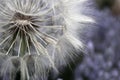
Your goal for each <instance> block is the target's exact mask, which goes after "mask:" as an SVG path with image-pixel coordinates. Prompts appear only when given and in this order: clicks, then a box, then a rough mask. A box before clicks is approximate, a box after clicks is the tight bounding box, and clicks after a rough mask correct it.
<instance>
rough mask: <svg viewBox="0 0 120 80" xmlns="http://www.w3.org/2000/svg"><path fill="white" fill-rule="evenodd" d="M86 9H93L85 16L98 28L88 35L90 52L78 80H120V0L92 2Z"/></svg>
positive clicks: (78, 72)
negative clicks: (89, 17) (93, 20)
mask: <svg viewBox="0 0 120 80" xmlns="http://www.w3.org/2000/svg"><path fill="white" fill-rule="evenodd" d="M85 5H86V6H87V7H89V8H90V9H88V11H85V12H84V14H86V15H88V16H91V17H93V18H94V19H95V21H96V24H93V25H92V26H95V27H94V28H93V30H91V31H88V32H86V36H87V41H86V44H87V50H86V51H87V52H86V54H84V57H83V59H82V60H81V63H80V64H79V65H78V66H77V68H76V69H75V72H74V74H73V75H74V80H120V0H89V1H88V2H87V3H85ZM72 80H73V79H72Z"/></svg>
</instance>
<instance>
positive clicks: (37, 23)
mask: <svg viewBox="0 0 120 80" xmlns="http://www.w3.org/2000/svg"><path fill="white" fill-rule="evenodd" d="M85 1H86V0H85ZM0 2H1V3H0V36H1V38H0V51H1V52H2V54H3V55H6V56H9V57H10V58H8V59H7V60H6V61H7V62H4V63H3V69H6V70H5V71H4V70H3V71H2V75H3V74H6V73H7V69H9V72H10V73H11V71H12V70H13V69H14V67H15V65H13V64H14V62H13V60H12V58H13V57H15V59H14V60H18V61H19V64H20V67H19V69H18V70H19V71H20V73H21V76H22V78H21V80H26V79H28V80H29V78H33V80H38V79H39V78H38V77H36V75H37V74H38V75H42V73H44V75H42V76H44V78H45V75H46V74H47V73H46V72H47V71H46V70H49V68H54V69H56V67H59V66H60V65H66V64H68V62H69V61H70V60H73V59H74V57H76V56H78V54H77V53H75V51H79V50H82V48H83V47H84V46H83V43H82V42H81V40H80V39H79V37H78V30H81V29H82V28H83V26H81V25H80V24H81V23H89V22H93V20H92V19H91V18H89V17H86V16H85V15H83V14H82V13H80V12H79V10H80V11H82V10H81V8H80V9H79V10H77V9H78V4H80V5H82V3H83V2H84V1H83V0H81V1H80V0H0ZM83 18H84V19H83ZM41 56H42V57H41ZM7 63H9V65H11V66H10V67H9V68H8V66H9V65H7ZM6 65H7V67H5V68H4V66H6ZM31 65H32V66H31ZM37 70H38V71H37ZM48 72H49V71H48ZM11 75H12V74H11ZM11 75H8V76H11ZM32 75H33V76H32ZM25 76H27V77H25ZM41 80H44V79H43V77H41Z"/></svg>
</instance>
